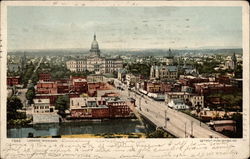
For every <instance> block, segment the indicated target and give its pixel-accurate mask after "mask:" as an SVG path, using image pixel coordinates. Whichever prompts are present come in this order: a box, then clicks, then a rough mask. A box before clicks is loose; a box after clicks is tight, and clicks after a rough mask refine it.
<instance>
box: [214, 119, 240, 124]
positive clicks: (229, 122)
mask: <svg viewBox="0 0 250 159" xmlns="http://www.w3.org/2000/svg"><path fill="white" fill-rule="evenodd" d="M213 123H214V124H215V125H220V124H235V123H236V122H235V121H234V120H215V121H213Z"/></svg>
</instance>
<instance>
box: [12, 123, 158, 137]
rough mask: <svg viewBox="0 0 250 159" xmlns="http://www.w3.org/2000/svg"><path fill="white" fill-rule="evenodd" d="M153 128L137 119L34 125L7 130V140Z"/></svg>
mask: <svg viewBox="0 0 250 159" xmlns="http://www.w3.org/2000/svg"><path fill="white" fill-rule="evenodd" d="M153 131H154V128H153V126H151V125H149V124H146V127H144V126H142V125H141V123H140V122H139V120H137V119H110V120H105V121H72V122H65V123H44V124H34V125H32V126H30V127H22V128H11V129H8V130H7V137H8V138H26V137H28V134H29V133H33V135H34V137H42V136H58V135H76V134H103V133H107V134H109V133H110V134H113V133H117V134H119V133H121V134H127V133H147V132H153Z"/></svg>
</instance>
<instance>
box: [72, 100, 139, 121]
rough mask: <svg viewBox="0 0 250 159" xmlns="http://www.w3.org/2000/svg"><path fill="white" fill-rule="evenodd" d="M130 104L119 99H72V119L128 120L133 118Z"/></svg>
mask: <svg viewBox="0 0 250 159" xmlns="http://www.w3.org/2000/svg"><path fill="white" fill-rule="evenodd" d="M128 103H130V104H132V105H133V104H134V103H135V101H134V100H131V99H130V100H129V101H126V100H122V99H120V98H119V97H92V98H81V97H80V98H70V114H71V115H70V118H71V119H75V118H98V119H101V118H120V117H121V118H127V117H132V116H133V114H132V111H131V110H130V108H129V106H128Z"/></svg>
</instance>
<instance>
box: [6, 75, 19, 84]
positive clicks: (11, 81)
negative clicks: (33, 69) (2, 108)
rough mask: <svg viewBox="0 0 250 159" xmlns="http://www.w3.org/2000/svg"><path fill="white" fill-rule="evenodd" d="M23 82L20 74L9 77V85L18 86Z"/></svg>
mask: <svg viewBox="0 0 250 159" xmlns="http://www.w3.org/2000/svg"><path fill="white" fill-rule="evenodd" d="M20 84H21V78H20V76H13V77H7V85H8V86H16V85H20Z"/></svg>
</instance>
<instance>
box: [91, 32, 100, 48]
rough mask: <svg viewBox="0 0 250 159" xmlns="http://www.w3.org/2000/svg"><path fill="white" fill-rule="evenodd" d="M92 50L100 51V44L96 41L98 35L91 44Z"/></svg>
mask: <svg viewBox="0 0 250 159" xmlns="http://www.w3.org/2000/svg"><path fill="white" fill-rule="evenodd" d="M91 50H99V45H98V42H97V41H96V35H94V40H93V42H92V44H91Z"/></svg>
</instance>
